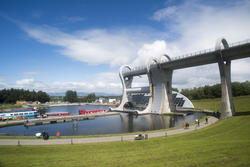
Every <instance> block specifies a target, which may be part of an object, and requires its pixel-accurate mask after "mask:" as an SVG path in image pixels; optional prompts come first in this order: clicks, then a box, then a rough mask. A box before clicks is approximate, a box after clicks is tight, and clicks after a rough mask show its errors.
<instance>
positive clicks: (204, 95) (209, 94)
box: [180, 81, 250, 100]
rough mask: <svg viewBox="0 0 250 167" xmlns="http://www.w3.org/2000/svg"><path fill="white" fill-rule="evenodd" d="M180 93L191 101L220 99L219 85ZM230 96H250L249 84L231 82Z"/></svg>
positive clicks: (246, 82)
mask: <svg viewBox="0 0 250 167" xmlns="http://www.w3.org/2000/svg"><path fill="white" fill-rule="evenodd" d="M180 93H181V94H183V95H185V96H186V97H187V98H189V99H191V100H198V99H208V98H219V97H221V84H215V85H212V86H208V85H206V86H203V87H198V88H196V87H195V88H192V89H182V90H181V92H180ZM232 94H233V96H244V95H250V82H249V81H245V82H232Z"/></svg>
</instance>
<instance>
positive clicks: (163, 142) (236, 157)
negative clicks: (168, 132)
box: [0, 116, 250, 167]
mask: <svg viewBox="0 0 250 167" xmlns="http://www.w3.org/2000/svg"><path fill="white" fill-rule="evenodd" d="M249 120H250V116H237V117H233V118H229V119H226V120H222V121H219V122H218V123H216V124H214V125H212V126H210V127H207V128H205V129H201V130H197V131H193V132H191V133H188V134H181V135H175V136H168V137H161V138H156V139H150V140H148V141H133V142H112V143H98V144H79V145H58V146H1V147H0V154H1V157H0V166H20V167H21V166H27V167H29V166H32V167H33V166H46V167H47V166H60V167H68V166H69V167H70V166H75V167H77V166H79V167H83V166H171V167H173V166H181V167H185V166H194V167H195V166H206V167H209V166H249V165H250V158H249V156H250V128H248V127H249V126H250V121H249Z"/></svg>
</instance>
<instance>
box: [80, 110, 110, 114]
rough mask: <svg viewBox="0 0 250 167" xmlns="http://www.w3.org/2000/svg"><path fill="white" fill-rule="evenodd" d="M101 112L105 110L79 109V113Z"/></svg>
mask: <svg viewBox="0 0 250 167" xmlns="http://www.w3.org/2000/svg"><path fill="white" fill-rule="evenodd" d="M101 112H106V110H88V111H87V110H85V109H81V110H79V115H86V114H97V113H101Z"/></svg>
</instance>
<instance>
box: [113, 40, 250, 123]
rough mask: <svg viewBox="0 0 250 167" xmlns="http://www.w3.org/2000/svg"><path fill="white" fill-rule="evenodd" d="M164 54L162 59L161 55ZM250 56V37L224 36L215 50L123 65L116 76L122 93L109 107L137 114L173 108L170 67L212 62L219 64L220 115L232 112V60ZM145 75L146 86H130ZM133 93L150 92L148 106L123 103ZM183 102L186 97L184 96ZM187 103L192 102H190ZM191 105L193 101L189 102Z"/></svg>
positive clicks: (168, 110)
mask: <svg viewBox="0 0 250 167" xmlns="http://www.w3.org/2000/svg"><path fill="white" fill-rule="evenodd" d="M163 57H165V60H162V58H163ZM246 57H250V40H246V41H241V42H237V43H233V44H230V45H229V44H228V43H227V41H226V40H225V38H219V39H218V40H217V41H216V44H215V49H209V50H204V51H199V52H195V53H194V54H190V55H186V56H181V57H175V58H172V59H171V58H170V57H169V56H168V55H162V56H160V57H158V58H153V57H151V58H150V59H149V61H148V62H147V64H146V66H142V67H132V66H129V65H123V66H122V67H121V68H120V71H119V76H120V79H121V82H122V87H123V94H122V100H121V103H120V105H119V106H118V107H117V108H111V110H113V111H120V112H128V113H130V112H131V113H136V114H147V113H154V114H163V113H171V112H175V111H176V106H175V105H174V102H173V96H172V77H173V70H177V69H183V68H188V67H195V66H200V65H206V64H211V63H218V66H219V71H220V78H221V91H222V97H221V101H222V108H221V118H226V117H230V116H233V115H235V109H234V104H233V99H232V88H231V60H235V59H241V58H246ZM145 74H146V75H147V77H148V81H149V87H135V88H133V87H132V81H133V77H134V76H140V75H145ZM132 93H149V96H150V97H149V101H148V105H147V107H146V108H145V109H144V110H142V111H140V110H134V109H127V108H126V105H127V104H129V103H132V102H133V101H132V95H131V94H132ZM186 101H189V100H187V98H186ZM189 103H191V102H190V101H189ZM190 106H191V108H192V107H193V106H192V103H191V105H190Z"/></svg>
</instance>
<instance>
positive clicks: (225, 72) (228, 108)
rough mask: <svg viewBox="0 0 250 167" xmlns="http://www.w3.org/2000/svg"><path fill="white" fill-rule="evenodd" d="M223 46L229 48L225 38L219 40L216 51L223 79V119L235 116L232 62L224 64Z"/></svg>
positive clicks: (228, 61)
mask: <svg viewBox="0 0 250 167" xmlns="http://www.w3.org/2000/svg"><path fill="white" fill-rule="evenodd" d="M221 44H222V45H223V46H224V48H228V47H229V46H228V43H227V41H226V40H225V39H224V38H220V39H218V40H217V42H216V45H215V50H217V51H218V55H217V60H218V65H219V70H220V78H221V104H222V106H221V119H224V118H226V117H231V116H233V115H235V110H234V104H233V97H232V86H231V61H230V60H227V61H226V62H224V60H223V55H222V52H221Z"/></svg>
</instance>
